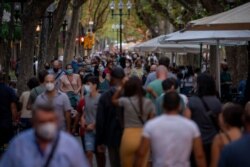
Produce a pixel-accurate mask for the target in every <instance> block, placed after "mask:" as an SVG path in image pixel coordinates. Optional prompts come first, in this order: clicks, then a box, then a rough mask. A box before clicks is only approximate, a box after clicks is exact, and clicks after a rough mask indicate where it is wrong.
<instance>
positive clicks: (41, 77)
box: [38, 70, 49, 83]
mask: <svg viewBox="0 0 250 167" xmlns="http://www.w3.org/2000/svg"><path fill="white" fill-rule="evenodd" d="M48 74H49V73H48V72H47V71H46V70H42V71H39V73H38V80H39V82H40V83H43V82H44V80H45V77H46V76H47V75H48Z"/></svg>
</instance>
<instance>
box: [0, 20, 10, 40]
mask: <svg viewBox="0 0 250 167" xmlns="http://www.w3.org/2000/svg"><path fill="white" fill-rule="evenodd" d="M8 35H9V26H8V23H6V22H4V23H3V24H2V25H1V26H0V38H3V39H6V38H7V37H8Z"/></svg>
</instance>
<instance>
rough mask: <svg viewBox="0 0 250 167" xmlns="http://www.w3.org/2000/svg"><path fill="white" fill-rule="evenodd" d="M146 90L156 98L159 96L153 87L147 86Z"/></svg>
mask: <svg viewBox="0 0 250 167" xmlns="http://www.w3.org/2000/svg"><path fill="white" fill-rule="evenodd" d="M146 91H147V92H148V93H149V94H150V95H152V96H153V98H155V99H156V98H157V96H158V95H157V94H156V93H155V91H154V90H153V89H152V88H150V87H147V89H146Z"/></svg>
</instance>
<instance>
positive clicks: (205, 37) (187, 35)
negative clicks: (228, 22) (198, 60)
mask: <svg viewBox="0 0 250 167" xmlns="http://www.w3.org/2000/svg"><path fill="white" fill-rule="evenodd" d="M227 40H235V41H237V43H238V42H239V41H248V40H250V30H235V31H231V30H230V31H229V30H225V31H219V30H217V31H216V30H214V31H213V30H211V31H184V32H180V31H178V32H175V33H173V34H169V35H167V36H165V38H162V39H161V43H173V42H175V43H191V42H201V43H203V44H209V43H206V41H208V42H210V43H214V44H216V62H217V64H216V72H217V73H216V81H217V82H216V85H217V89H218V92H219V94H220V93H221V91H220V55H219V54H220V53H219V45H221V44H222V45H223V44H229V43H227V42H226V41H227Z"/></svg>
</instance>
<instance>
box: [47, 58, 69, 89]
mask: <svg viewBox="0 0 250 167" xmlns="http://www.w3.org/2000/svg"><path fill="white" fill-rule="evenodd" d="M48 73H49V74H52V75H53V76H54V78H55V86H56V88H57V89H59V88H60V78H61V77H62V76H63V75H64V74H65V72H64V71H63V70H62V64H61V62H60V61H59V60H54V61H53V67H52V69H50V70H49V71H48Z"/></svg>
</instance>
